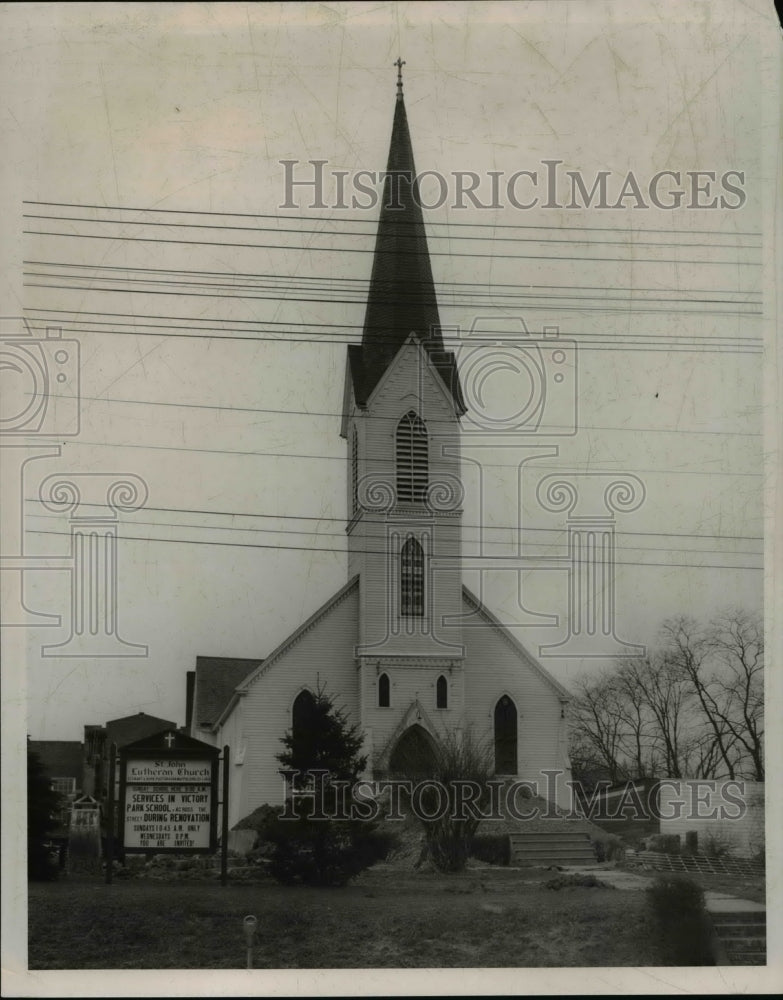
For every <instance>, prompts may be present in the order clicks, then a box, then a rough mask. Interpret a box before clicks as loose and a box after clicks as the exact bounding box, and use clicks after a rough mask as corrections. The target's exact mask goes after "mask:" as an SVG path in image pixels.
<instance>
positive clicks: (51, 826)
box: [27, 746, 61, 881]
mask: <svg viewBox="0 0 783 1000" xmlns="http://www.w3.org/2000/svg"><path fill="white" fill-rule="evenodd" d="M60 806H61V796H60V795H59V793H58V792H56V791H55V790H54V789H53V788H52V781H51V778H50V777H49V776H48V775H47V774H46V772H45V770H44V766H43V763H42V762H41V758H40V757H39V756H38V754H37V753H36V752H35V751H34V750H31V749H30V747H29V746H28V747H27V875H28V877H29V878H31V879H36V880H38V881H44V880H49V879H54V878H56V877H57V866H56V865H55V864H54V862H53V861H52V858H51V853H52V852H51V846H50V843H49V836H50V834H51V833H52V831H53V830H55V829H56V827H57V813H58V811H59V809H60Z"/></svg>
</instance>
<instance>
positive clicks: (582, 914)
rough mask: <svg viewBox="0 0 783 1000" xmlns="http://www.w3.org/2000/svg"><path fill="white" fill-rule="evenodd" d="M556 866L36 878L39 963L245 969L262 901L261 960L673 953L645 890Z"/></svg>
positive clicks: (506, 961)
mask: <svg viewBox="0 0 783 1000" xmlns="http://www.w3.org/2000/svg"><path fill="white" fill-rule="evenodd" d="M553 874H554V873H552V872H546V871H541V870H536V869H531V870H528V871H525V872H513V871H504V870H502V869H479V870H473V871H469V872H465V873H463V874H461V875H450V876H447V875H438V874H417V873H410V874H409V873H408V872H400V871H391V870H388V869H387V870H384V869H383V868H382V867H377V868H375V869H373V870H371V871H368V872H365V873H364V874H363V875H362V876H361V877H360V878H359V879H357V880H356V881H355V882H353V883H352V884H350V885H349V886H347V887H345V888H342V889H311V888H303V887H297V888H291V887H284V886H279V885H277V884H275V883H273V882H269V881H263V882H259V883H256V884H237V885H229V886H227V887H226V888H223V887H222V886H220V885H219V884H216V883H214V882H197V881H192V882H176V881H168V882H149V881H140V880H128V881H117V882H115V883H114V884H113V885H110V886H107V885H103V884H101V883H99V882H77V881H74V880H67V879H63V880H61V881H59V882H54V883H31V884H30V891H29V914H30V916H29V967H30V968H31V969H177V968H179V969H196V968H203V969H230V968H244V965H245V956H246V953H245V944H244V938H243V935H242V918H243V917H244V916H245V915H246V914H250V913H253V914H255V915H256V916H257V917H258V928H259V932H260V942H259V944H258V946H257V947H256V949H255V966H256V967H257V968H340V969H342V968H377V967H392V968H394V967H416V966H417V967H446V968H461V967H462V968H464V967H468V968H469V967H503V966H531V967H535V966H572V967H573V966H600V965H611V966H623V965H627V966H644V965H656V964H660V960H659V958H658V956H657V954H656V952H655V947H654V944H653V935H652V933H651V924H650V921H649V918H648V916H647V913H646V912H645V899H644V893H640V892H622V891H619V890H616V889H601V888H570V889H562V890H560V891H552V890H550V889H546V888H544V887H543V885H542V884H541V882H542V881H543V880H546V879H548V878H550V877H551V876H552V875H553Z"/></svg>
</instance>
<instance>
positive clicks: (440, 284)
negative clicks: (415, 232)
mask: <svg viewBox="0 0 783 1000" xmlns="http://www.w3.org/2000/svg"><path fill="white" fill-rule="evenodd" d="M22 263H23V264H25V265H30V266H34V267H71V268H76V269H80V270H90V271H122V272H123V273H125V272H128V273H130V272H134V273H136V272H139V273H153V274H174V275H176V274H185V275H196V276H201V277H204V276H207V277H214V278H226V279H228V278H231V279H236V278H261V279H271V280H273V281H292V282H323V283H330V284H348V285H358V286H360V287H362V288H363V289H367V288H369V286H370V279H369V277H367V278H356V277H348V276H345V275H324V274H322V275H285V274H282V275H281V274H272V273H269V272H253V271H198V270H186V269H182V268H167V267H129V266H125V265H120V264H77V263H75V262H72V263H69V262H66V261H53V260H27V259H26V260H23V261H22ZM408 283H409V284H411V285H422V284H424V285H429V282H424V281H421V280H420V279H416V280H411V281H409V282H408ZM433 283H434V285H435V287H436V288H447V287H451V286H455V287H457V288H466V287H475V288H486V289H490V290H492V289H499V288H512V289H520V288H543V289H547V290H552V289H559V288H564V289H566V290H568V291H599V292H600V291H619V292H632V293H633V294H636V293H637V292H672V293H673V292H681V293H686V294H688V295H696V294H704V295H707V294H714V295H757V296H760V295H761V292H760V291H758V290H756V291H751V290H747V291H743V290H742V289H740V288H661V287H649V286H642V285H625V286H624V285H573V284H567V285H539V284H530V283H529V282H498V281H494V280H489V281H435V282H433Z"/></svg>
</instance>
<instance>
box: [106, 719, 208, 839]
mask: <svg viewBox="0 0 783 1000" xmlns="http://www.w3.org/2000/svg"><path fill="white" fill-rule="evenodd" d="M119 756H120V796H119V807H120V843H121V848H122V850H123V851H124V852H125V853H144V852H150V853H154V854H163V853H166V852H171V853H176V854H211V853H214V851H215V850H216V849H217V807H218V794H217V789H218V756H219V751H218V749H217V747H212V746H210V745H209V744H208V743H202V742H201V741H200V740H194V739H192V738H191V737H189V736H185V735H184V734H183V733H177V732H173V731H168V732H162V733H158V734H156V735H155V736H152V737H146V738H145V739H143V740H139V741H138V742H137V743H131V744H130V745H128V746H125V747H122V748H121V749H120V752H119Z"/></svg>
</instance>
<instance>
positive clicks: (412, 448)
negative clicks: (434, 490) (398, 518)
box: [396, 410, 429, 503]
mask: <svg viewBox="0 0 783 1000" xmlns="http://www.w3.org/2000/svg"><path fill="white" fill-rule="evenodd" d="M396 457H397V501H398V502H399V503H424V500H425V498H426V496H427V486H428V483H429V472H428V464H429V457H428V448H427V428H426V427H425V425H424V421H423V420H422V419H421V418H420V417H419V416H418V415H417V414H416V413H414V412H413V410H409V411H408V413H406V414H405V416H404V417H403V418H402V420H400V422H399V423H398V424H397V437H396Z"/></svg>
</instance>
